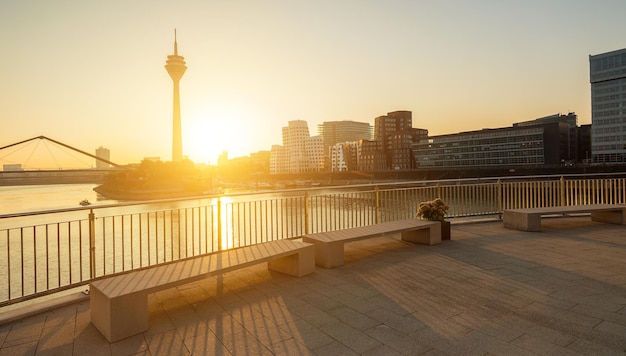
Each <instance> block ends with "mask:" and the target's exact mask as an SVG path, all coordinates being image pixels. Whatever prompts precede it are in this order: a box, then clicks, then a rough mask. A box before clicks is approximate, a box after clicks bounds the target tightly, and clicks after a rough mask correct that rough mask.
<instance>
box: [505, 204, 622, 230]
mask: <svg viewBox="0 0 626 356" xmlns="http://www.w3.org/2000/svg"><path fill="white" fill-rule="evenodd" d="M578 213H591V220H593V221H599V222H606V223H610V224H621V225H624V224H626V205H614V204H592V205H572V206H553V207H545V208H530V209H511V210H505V211H504V216H503V222H504V226H505V227H507V228H510V229H517V230H522V231H541V217H542V216H544V215H555V214H556V215H568V214H578Z"/></svg>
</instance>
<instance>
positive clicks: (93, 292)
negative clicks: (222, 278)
mask: <svg viewBox="0 0 626 356" xmlns="http://www.w3.org/2000/svg"><path fill="white" fill-rule="evenodd" d="M314 254H315V248H314V247H313V245H311V244H308V243H303V242H300V241H293V240H277V241H271V242H266V243H261V244H258V245H253V246H247V247H242V248H237V249H233V250H228V251H223V252H219V253H215V254H211V255H205V256H200V257H194V258H190V259H186V260H183V261H177V262H173V263H169V264H165V265H159V266H154V267H149V268H146V269H143V270H139V271H133V272H130V273H126V274H122V275H118V276H112V277H109V278H104V279H101V280H97V281H94V282H92V283H91V284H90V309H91V322H92V323H93V324H94V325H95V326H96V328H98V330H100V332H102V334H103V335H104V337H106V339H107V340H109V341H110V342H115V341H118V340H121V339H124V338H127V337H129V336H132V335H136V334H139V333H141V332H143V331H146V330H148V294H149V293H154V292H156V291H159V290H163V289H167V288H172V287H175V286H178V285H181V284H185V283H190V282H194V281H198V280H201V279H204V278H206V277H209V276H214V275H218V274H223V273H226V272H229V271H233V270H236V269H240V268H244V267H248V266H251V265H254V264H258V263H262V262H268V268H269V269H270V270H273V271H278V272H281V273H286V274H289V275H292V276H296V277H300V276H304V275H307V274H309V273H312V272H314V271H315V258H314Z"/></svg>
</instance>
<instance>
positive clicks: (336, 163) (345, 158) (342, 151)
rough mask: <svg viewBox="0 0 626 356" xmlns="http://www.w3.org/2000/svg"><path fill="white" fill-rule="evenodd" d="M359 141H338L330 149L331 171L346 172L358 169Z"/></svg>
mask: <svg viewBox="0 0 626 356" xmlns="http://www.w3.org/2000/svg"><path fill="white" fill-rule="evenodd" d="M358 151H359V142H357V141H352V142H344V143H337V144H335V145H334V146H332V147H331V149H330V162H331V163H330V171H331V172H345V171H352V170H356V169H357V160H358Z"/></svg>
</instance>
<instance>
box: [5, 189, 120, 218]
mask: <svg viewBox="0 0 626 356" xmlns="http://www.w3.org/2000/svg"><path fill="white" fill-rule="evenodd" d="M96 186H97V185H96V184H52V185H17V186H0V215H2V214H13V213H22V212H30V211H40V210H52V209H65V208H75V207H78V206H79V202H80V201H81V200H83V199H87V200H89V202H91V203H92V204H93V205H98V204H114V203H117V201H116V200H111V199H107V198H105V197H102V196H101V195H98V193H96V192H94V191H93V188H95V187H96Z"/></svg>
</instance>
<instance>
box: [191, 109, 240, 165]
mask: <svg viewBox="0 0 626 356" xmlns="http://www.w3.org/2000/svg"><path fill="white" fill-rule="evenodd" d="M237 121H239V120H238V118H237V117H236V116H235V115H234V113H232V112H229V111H227V110H220V111H213V112H204V113H201V114H196V115H193V116H191V117H189V118H187V119H183V154H184V155H185V156H187V157H188V158H189V159H191V160H192V161H194V162H195V163H210V164H217V157H218V156H219V155H220V154H221V153H222V152H223V151H227V152H233V151H237V150H238V144H240V143H239V142H238V141H237V139H236V137H237V136H236V131H237V126H238V125H236V124H235V123H236V122H237Z"/></svg>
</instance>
